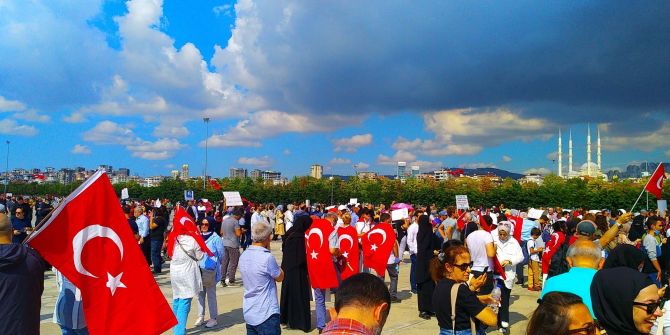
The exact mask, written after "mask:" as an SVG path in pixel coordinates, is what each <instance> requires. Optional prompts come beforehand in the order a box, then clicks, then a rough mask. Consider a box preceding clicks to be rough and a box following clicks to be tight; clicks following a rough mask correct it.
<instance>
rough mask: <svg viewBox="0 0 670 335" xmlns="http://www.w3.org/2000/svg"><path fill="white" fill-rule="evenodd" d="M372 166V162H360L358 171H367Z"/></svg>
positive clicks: (357, 166)
mask: <svg viewBox="0 0 670 335" xmlns="http://www.w3.org/2000/svg"><path fill="white" fill-rule="evenodd" d="M369 167H370V164H368V163H365V162H358V163H356V169H357V170H358V171H365V170H367V169H368V168H369Z"/></svg>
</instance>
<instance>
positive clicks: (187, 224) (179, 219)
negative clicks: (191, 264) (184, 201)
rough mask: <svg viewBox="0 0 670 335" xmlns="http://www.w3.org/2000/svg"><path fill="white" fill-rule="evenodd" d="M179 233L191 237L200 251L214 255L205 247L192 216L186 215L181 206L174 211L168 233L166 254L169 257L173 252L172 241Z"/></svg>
mask: <svg viewBox="0 0 670 335" xmlns="http://www.w3.org/2000/svg"><path fill="white" fill-rule="evenodd" d="M210 224H211V223H210ZM179 235H188V236H191V237H193V239H195V241H196V242H197V243H198V245H199V246H200V249H201V250H202V251H204V252H206V253H207V254H208V255H210V256H213V255H214V254H213V253H212V251H211V250H209V248H207V244H205V240H204V239H203V238H202V235H201V234H200V231H199V230H198V227H196V225H195V223H194V222H193V218H191V216H190V215H188V213H186V211H185V210H184V209H183V208H182V207H177V209H176V210H175V211H174V220H172V230H171V231H170V234H168V242H167V252H168V256H170V257H172V253H173V252H174V243H175V241H176V240H177V236H179Z"/></svg>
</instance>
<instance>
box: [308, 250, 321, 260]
mask: <svg viewBox="0 0 670 335" xmlns="http://www.w3.org/2000/svg"><path fill="white" fill-rule="evenodd" d="M310 255H312V259H316V256H318V255H319V253H318V252H316V251H314V250H312V253H311V254H310Z"/></svg>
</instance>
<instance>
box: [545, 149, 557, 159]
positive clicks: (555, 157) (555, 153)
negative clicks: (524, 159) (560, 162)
mask: <svg viewBox="0 0 670 335" xmlns="http://www.w3.org/2000/svg"><path fill="white" fill-rule="evenodd" d="M546 157H547V159H548V160H552V161H555V160H557V159H558V151H553V152H550V153H548V154H547V156H546Z"/></svg>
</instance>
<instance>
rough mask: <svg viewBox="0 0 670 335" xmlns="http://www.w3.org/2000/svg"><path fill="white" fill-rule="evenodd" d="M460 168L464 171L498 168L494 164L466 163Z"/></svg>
mask: <svg viewBox="0 0 670 335" xmlns="http://www.w3.org/2000/svg"><path fill="white" fill-rule="evenodd" d="M458 167H459V168H463V169H485V168H496V165H495V164H493V163H465V164H460V165H459V166H458Z"/></svg>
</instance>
